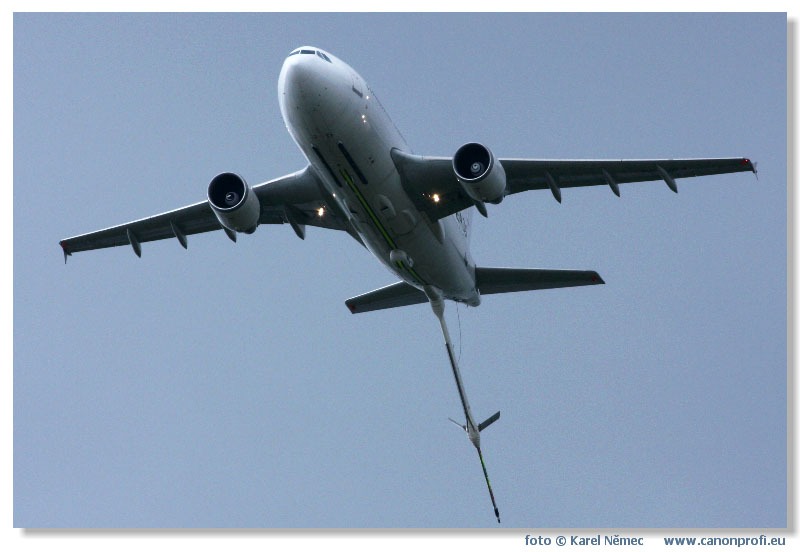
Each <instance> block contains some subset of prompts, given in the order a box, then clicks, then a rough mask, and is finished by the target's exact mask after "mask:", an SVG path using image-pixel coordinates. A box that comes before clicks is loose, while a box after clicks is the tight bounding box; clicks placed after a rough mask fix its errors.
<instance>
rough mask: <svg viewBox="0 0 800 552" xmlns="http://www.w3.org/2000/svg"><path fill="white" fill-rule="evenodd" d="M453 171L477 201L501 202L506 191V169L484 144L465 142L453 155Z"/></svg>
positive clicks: (465, 189)
mask: <svg viewBox="0 0 800 552" xmlns="http://www.w3.org/2000/svg"><path fill="white" fill-rule="evenodd" d="M453 171H455V173H456V178H458V181H459V182H460V183H461V186H462V187H463V188H464V191H466V192H467V194H469V196H470V197H471V198H472V199H474V200H476V201H488V202H489V203H500V202H501V201H503V197H504V196H505V192H506V171H505V170H503V165H501V164H500V163H499V162H497V160H496V159H495V158H494V155H492V152H491V151H490V150H489V148H487V147H486V146H484V145H483V144H477V143H474V142H471V143H469V144H464V145H463V146H461V147H460V148H458V151H456V154H455V155H454V156H453Z"/></svg>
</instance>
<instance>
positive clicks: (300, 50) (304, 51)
mask: <svg viewBox="0 0 800 552" xmlns="http://www.w3.org/2000/svg"><path fill="white" fill-rule="evenodd" d="M297 54H309V55H312V56H313V55H314V54H317V56H319V57H321V58H322V59H324V60H325V61H327V62H328V63H333V62H332V61H331V58H329V57H328V56H327V55H326V54H325V52H322V51H320V50H309V49H306V48H298V49H297V50H294V51H293V52H292V53H291V54H289V56H295V55H297Z"/></svg>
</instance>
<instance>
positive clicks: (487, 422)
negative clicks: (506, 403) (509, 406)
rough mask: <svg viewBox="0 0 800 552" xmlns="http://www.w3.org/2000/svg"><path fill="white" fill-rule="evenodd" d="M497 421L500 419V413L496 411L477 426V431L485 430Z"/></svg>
mask: <svg viewBox="0 0 800 552" xmlns="http://www.w3.org/2000/svg"><path fill="white" fill-rule="evenodd" d="M499 419H500V411H499V410H498V411H497V412H495V413H494V414H492V415H491V416H489V417H488V418H486V419H485V420H484V421H482V422H481V423H480V424H478V431H483V430H484V429H486V428H487V427H489V426H490V425H492V424H493V423H495V422H496V421H497V420H499Z"/></svg>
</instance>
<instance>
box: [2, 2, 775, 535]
mask: <svg viewBox="0 0 800 552" xmlns="http://www.w3.org/2000/svg"><path fill="white" fill-rule="evenodd" d="M305 44H310V45H315V46H318V47H320V48H324V49H326V50H328V51H330V52H332V53H333V54H335V55H336V56H337V57H339V58H341V59H343V60H345V61H346V62H347V63H348V64H350V65H351V66H352V67H353V68H354V69H356V70H357V71H358V72H359V73H360V74H361V75H362V77H364V78H365V79H366V81H367V82H368V83H370V86H371V88H372V90H373V91H374V92H375V93H376V94H377V95H378V97H379V98H380V99H381V102H382V104H383V105H384V107H385V108H386V110H387V111H388V112H389V114H390V115H391V117H392V119H393V121H394V123H395V124H396V125H397V127H398V128H399V129H400V131H401V132H402V133H403V135H404V136H405V138H406V140H407V141H408V143H409V145H410V146H411V148H412V149H413V150H414V151H415V152H416V153H420V154H429V155H452V153H453V152H455V151H456V149H457V148H458V147H459V146H460V145H461V144H463V143H465V142H470V141H479V142H482V143H484V144H486V145H488V146H489V147H490V148H491V149H492V151H493V152H494V153H495V155H496V156H497V157H532V158H615V159H621V158H678V157H734V156H747V157H749V158H751V159H753V160H755V161H757V162H758V169H759V173H758V177H756V176H754V175H752V174H744V173H742V174H735V175H723V176H713V177H705V178H700V179H689V180H681V181H678V187H679V193H678V194H677V195H675V194H673V193H672V192H671V191H670V190H669V189H668V187H667V186H666V184H664V183H661V182H653V183H643V184H626V185H624V186H621V193H622V196H621V198H617V197H616V196H614V195H613V194H612V193H611V191H610V190H609V189H607V188H606V187H597V188H592V189H570V190H564V192H563V203H562V204H560V205H559V204H558V203H556V202H555V201H554V199H553V197H552V196H551V195H550V193H549V192H546V191H545V192H528V193H525V194H518V195H515V196H511V197H509V198H507V199H506V201H504V202H503V203H502V204H500V205H498V206H490V207H489V217H488V219H486V220H484V219H482V218H481V217H480V216H477V215H476V216H475V217H474V218H473V221H474V225H473V236H472V249H473V255H474V257H475V259H476V261H477V262H478V264H479V265H483V266H519V267H543V268H575V269H592V270H597V271H598V272H599V273H600V274H601V276H602V277H603V278H604V280H605V282H606V285H605V286H590V287H586V288H576V289H564V290H550V291H542V292H528V293H521V294H509V295H494V296H490V297H486V298H484V301H483V303H482V304H481V306H480V307H478V308H467V307H465V306H459V307H456V305H454V304H452V303H448V305H447V313H448V322H449V324H450V329H451V334H452V335H453V338H454V340H455V342H456V344H455V349H456V352H457V354H458V355H459V358H460V364H461V371H462V376H463V378H464V384H465V387H466V391H467V394H468V396H469V399H470V403H471V406H472V410H473V412H474V413H475V416H476V418H478V419H483V418H485V417H487V416H489V415H490V414H492V413H494V412H495V411H496V410H500V411H501V413H502V415H501V418H500V420H499V422H497V423H495V424H493V425H492V426H491V428H490V429H487V430H486V432H485V433H484V434H483V435H482V449H483V453H484V457H485V459H486V464H487V469H488V471H489V475H490V477H491V480H492V485H493V488H494V493H495V496H496V498H497V501H498V505H499V508H500V512H501V517H502V520H503V527H505V528H509V527H510V528H533V527H541V528H554V527H569V528H622V527H627V528H674V527H681V528H695V527H704V528H722V527H730V528H740V527H760V528H779V527H785V526H786V525H787V508H786V504H787V460H786V459H787V425H786V419H787V388H786V381H787V338H786V335H787V326H786V320H787V307H786V305H787V291H786V290H787V281H786V273H787V254H786V251H787V242H786V236H787V218H786V217H787V215H786V213H787V192H786V190H787V189H786V182H787V174H786V167H787V157H786V149H787V148H786V135H787V132H786V115H787V114H786V66H787V60H786V18H785V15H784V14H770V15H758V14H741V15H719V14H705V15H693V14H691V15H684V14H666V15H665V14H639V15H625V14H619V15H618V14H603V15H600V14H587V15H583V14H574V15H564V14H506V15H503V14H499V15H494V14H479V15H450V14H430V15H413V14H410V15H400V14H383V15H369V14H345V15H332V14H236V15H219V14H197V15H184V14H163V15H147V14H103V15H96V14H79V15H75V14H19V13H18V14H15V15H14V52H13V56H14V59H13V62H14V65H13V77H14V84H13V86H14V91H13V93H14V98H13V99H14V126H13V132H14V144H13V146H14V153H13V162H14V175H13V189H14V201H13V208H14V218H13V220H14V222H13V225H14V226H13V231H14V232H13V235H14V237H13V246H14V256H13V261H14V269H13V270H14V281H13V285H14V287H13V294H14V304H13V307H14V319H13V324H14V325H13V346H14V373H13V376H14V381H13V394H14V397H13V398H14V406H13V409H14V410H13V415H14V434H13V446H14V448H13V462H14V464H13V469H14V480H13V483H14V487H13V493H14V497H13V498H14V506H13V514H14V519H13V522H14V526H15V527H39V528H45V527H47V528H51V527H52V528H71V527H80V528H111V527H114V528H119V527H130V528H140V527H159V528H161V527H164V528H200V527H215V528H241V527H247V528H317V527H321V528H468V527H469V528H472V527H475V528H487V527H494V526H496V521H495V519H494V516H493V514H492V509H491V503H490V501H489V497H488V493H487V491H486V487H485V484H484V481H483V476H482V472H481V469H480V464H479V462H478V458H477V455H476V454H475V452H474V449H473V448H472V445H471V444H470V443H469V441H468V440H467V439H466V438H465V436H464V435H463V432H460V431H458V430H457V428H455V427H454V426H453V425H452V424H451V423H449V422H448V421H447V418H448V417H450V416H452V417H458V415H459V412H461V406H460V403H459V400H458V395H457V392H456V387H455V384H454V382H453V379H452V374H451V371H450V368H449V365H448V362H447V357H446V354H445V351H444V348H443V347H442V339H441V334H440V331H439V328H438V323H437V321H436V319H435V317H434V316H433V314H432V313H431V311H430V308H429V307H427V306H425V305H419V306H414V307H406V308H402V309H392V310H386V311H380V312H375V313H367V314H363V315H351V314H350V313H349V311H348V309H347V308H346V307H345V306H344V300H345V299H347V298H348V297H352V296H354V295H358V294H360V293H363V292H365V291H369V290H371V289H374V288H377V287H381V286H383V285H386V284H389V283H392V282H393V281H394V277H393V276H392V275H391V274H390V273H389V272H387V271H386V269H385V268H384V267H383V266H382V265H380V263H378V262H377V261H376V260H375V259H374V258H372V257H371V256H370V254H369V253H368V252H367V251H366V250H365V249H364V248H362V247H360V246H359V245H358V244H357V243H356V242H355V241H353V240H352V238H350V237H349V236H347V235H346V234H344V233H341V232H334V231H325V230H321V229H316V228H309V229H308V232H307V235H306V239H305V241H300V240H299V239H298V238H297V237H296V236H295V234H294V232H293V231H292V230H291V228H290V227H289V226H288V225H286V226H268V227H266V226H265V227H260V228H259V229H258V230H257V231H256V232H255V234H253V235H252V236H242V238H241V239H240V240H239V241H238V243H236V244H233V243H231V242H230V241H229V240H228V239H227V237H226V236H225V235H224V234H223V233H221V232H218V233H210V234H205V235H199V236H190V237H189V249H188V251H184V250H183V249H182V248H181V247H180V245H179V244H178V243H177V240H169V241H164V242H158V243H146V244H143V255H142V258H141V259H138V258H137V257H136V256H135V255H134V254H133V252H132V250H131V249H130V248H128V247H121V248H116V249H113V250H104V251H96V252H87V253H80V254H75V255H73V256H72V257H71V258H70V260H69V262H68V263H67V264H66V266H65V265H64V259H63V257H62V254H61V249H60V248H59V246H58V241H59V240H60V239H62V238H66V237H69V236H73V235H76V234H81V233H84V232H88V231H91V230H96V229H100V228H105V227H107V226H111V225H115V224H118V223H122V222H126V221H130V220H134V219H138V218H141V217H144V216H149V215H153V214H156V213H160V212H163V211H167V210H170V209H173V208H177V207H180V206H183V205H187V204H191V203H194V202H197V201H200V200H202V199H204V198H205V194H206V187H207V185H208V182H209V181H210V180H211V178H213V176H214V175H216V174H218V173H220V172H223V171H234V172H237V173H239V174H241V175H242V176H244V177H245V178H246V179H247V181H248V182H250V183H252V184H256V183H259V182H263V181H265V180H268V179H271V178H274V177H277V176H280V175H283V174H287V173H290V172H293V171H295V170H298V169H300V168H302V167H304V166H305V164H306V163H307V161H306V160H305V159H304V158H303V156H302V154H301V153H300V151H299V150H298V149H297V147H296V146H295V144H294V143H293V141H292V140H291V138H290V137H289V135H288V133H287V132H286V131H285V125H284V124H283V121H282V120H281V117H280V110H279V108H278V100H277V77H278V73H279V71H280V68H281V64H282V63H283V60H284V59H285V57H286V55H288V53H289V52H290V51H291V50H292V49H294V48H296V47H297V46H300V45H305Z"/></svg>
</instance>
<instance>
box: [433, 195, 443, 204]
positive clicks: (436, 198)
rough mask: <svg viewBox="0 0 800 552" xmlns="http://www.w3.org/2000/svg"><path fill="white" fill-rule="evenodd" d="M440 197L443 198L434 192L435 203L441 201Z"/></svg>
mask: <svg viewBox="0 0 800 552" xmlns="http://www.w3.org/2000/svg"><path fill="white" fill-rule="evenodd" d="M440 199H441V198H440V197H439V194H433V202H434V203H439V200H440Z"/></svg>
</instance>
